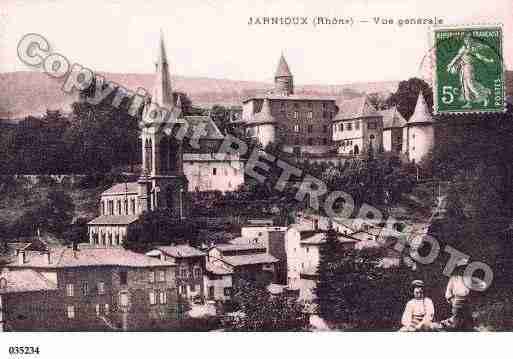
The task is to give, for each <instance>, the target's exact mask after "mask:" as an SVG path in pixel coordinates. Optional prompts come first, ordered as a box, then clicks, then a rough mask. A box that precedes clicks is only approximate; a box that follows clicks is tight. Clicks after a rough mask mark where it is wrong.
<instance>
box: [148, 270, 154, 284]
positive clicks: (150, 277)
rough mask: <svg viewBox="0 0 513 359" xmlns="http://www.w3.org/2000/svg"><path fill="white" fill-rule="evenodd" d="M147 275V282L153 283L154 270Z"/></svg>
mask: <svg viewBox="0 0 513 359" xmlns="http://www.w3.org/2000/svg"><path fill="white" fill-rule="evenodd" d="M148 275H149V278H148V280H149V282H150V283H154V282H155V272H149V273H148Z"/></svg>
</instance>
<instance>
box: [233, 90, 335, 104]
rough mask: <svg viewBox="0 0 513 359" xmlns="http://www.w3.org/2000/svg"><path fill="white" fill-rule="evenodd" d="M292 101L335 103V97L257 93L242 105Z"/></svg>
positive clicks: (245, 99) (248, 97)
mask: <svg viewBox="0 0 513 359" xmlns="http://www.w3.org/2000/svg"><path fill="white" fill-rule="evenodd" d="M266 98H267V99H269V100H293V101H336V100H337V98H336V96H329V95H309V94H293V95H281V94H278V93H269V92H267V93H258V94H254V95H250V96H247V97H245V98H244V99H243V100H242V103H245V102H248V101H250V100H263V99H266Z"/></svg>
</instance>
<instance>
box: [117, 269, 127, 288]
mask: <svg viewBox="0 0 513 359" xmlns="http://www.w3.org/2000/svg"><path fill="white" fill-rule="evenodd" d="M127 283H128V273H127V272H126V271H121V272H119V284H121V285H126V284H127Z"/></svg>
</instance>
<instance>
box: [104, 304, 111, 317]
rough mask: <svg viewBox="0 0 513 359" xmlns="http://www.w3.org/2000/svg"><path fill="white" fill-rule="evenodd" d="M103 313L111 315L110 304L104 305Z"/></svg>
mask: <svg viewBox="0 0 513 359" xmlns="http://www.w3.org/2000/svg"><path fill="white" fill-rule="evenodd" d="M103 313H104V314H105V315H109V313H110V307H109V304H108V303H105V304H104V305H103Z"/></svg>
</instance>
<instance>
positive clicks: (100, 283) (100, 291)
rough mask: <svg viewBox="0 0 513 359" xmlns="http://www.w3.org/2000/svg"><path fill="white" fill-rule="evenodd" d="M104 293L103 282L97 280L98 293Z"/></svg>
mask: <svg viewBox="0 0 513 359" xmlns="http://www.w3.org/2000/svg"><path fill="white" fill-rule="evenodd" d="M104 293H105V283H103V282H98V294H104Z"/></svg>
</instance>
